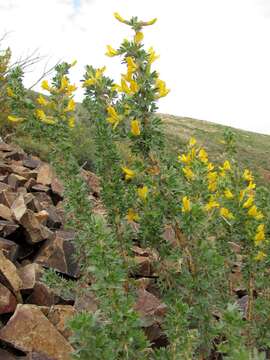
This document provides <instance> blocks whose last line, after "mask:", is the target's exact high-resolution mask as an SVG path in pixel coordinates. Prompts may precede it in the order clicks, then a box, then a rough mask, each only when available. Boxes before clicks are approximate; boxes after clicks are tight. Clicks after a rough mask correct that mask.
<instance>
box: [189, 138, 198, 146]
mask: <svg viewBox="0 0 270 360" xmlns="http://www.w3.org/2000/svg"><path fill="white" fill-rule="evenodd" d="M196 144H197V140H196V139H195V138H194V137H192V138H190V139H189V142H188V145H189V146H190V147H193V146H195V145H196Z"/></svg>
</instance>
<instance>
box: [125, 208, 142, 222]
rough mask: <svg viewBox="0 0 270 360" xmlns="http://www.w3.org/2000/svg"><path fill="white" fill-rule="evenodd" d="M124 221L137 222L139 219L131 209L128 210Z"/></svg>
mask: <svg viewBox="0 0 270 360" xmlns="http://www.w3.org/2000/svg"><path fill="white" fill-rule="evenodd" d="M126 219H127V220H128V221H138V220H140V217H139V215H138V213H136V212H135V211H134V210H133V209H128V213H127V216H126Z"/></svg>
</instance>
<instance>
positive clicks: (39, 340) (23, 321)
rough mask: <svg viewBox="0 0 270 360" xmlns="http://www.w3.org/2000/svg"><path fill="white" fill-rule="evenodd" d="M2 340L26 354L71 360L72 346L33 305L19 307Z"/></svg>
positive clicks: (0, 336) (1, 335)
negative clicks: (38, 354)
mask: <svg viewBox="0 0 270 360" xmlns="http://www.w3.org/2000/svg"><path fill="white" fill-rule="evenodd" d="M0 339H1V340H2V341H4V342H6V343H8V344H10V345H12V346H13V347H14V348H16V349H18V350H21V351H23V352H25V353H31V352H32V353H33V352H36V353H41V354H44V355H45V356H47V357H49V358H50V357H51V358H52V359H54V360H71V353H72V352H73V348H72V346H71V345H70V344H69V343H68V342H67V340H66V339H65V338H64V337H63V336H62V335H61V334H60V333H59V332H58V331H57V330H56V328H55V327H54V326H53V324H52V323H51V322H50V321H49V320H48V319H47V318H46V316H45V315H44V314H43V313H42V311H40V310H39V308H38V307H37V306H33V305H21V304H19V305H17V308H16V311H15V313H14V314H13V316H12V317H11V318H10V320H9V321H8V323H7V324H6V326H4V327H3V328H2V329H1V330H0Z"/></svg>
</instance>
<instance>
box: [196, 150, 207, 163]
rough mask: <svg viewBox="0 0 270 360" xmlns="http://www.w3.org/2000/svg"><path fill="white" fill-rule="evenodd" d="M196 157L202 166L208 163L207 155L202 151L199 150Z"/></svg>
mask: <svg viewBox="0 0 270 360" xmlns="http://www.w3.org/2000/svg"><path fill="white" fill-rule="evenodd" d="M198 157H199V159H200V160H201V162H203V163H204V164H207V163H208V154H207V152H206V151H205V150H204V149H201V150H200V151H199V154H198Z"/></svg>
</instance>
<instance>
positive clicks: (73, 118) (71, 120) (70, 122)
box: [68, 116, 75, 129]
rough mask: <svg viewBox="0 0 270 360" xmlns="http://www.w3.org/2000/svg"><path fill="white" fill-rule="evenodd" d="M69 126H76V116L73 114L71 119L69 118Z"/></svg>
mask: <svg viewBox="0 0 270 360" xmlns="http://www.w3.org/2000/svg"><path fill="white" fill-rule="evenodd" d="M68 126H69V127H70V128H71V129H72V128H74V127H75V117H74V116H72V117H70V118H69V120H68Z"/></svg>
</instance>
